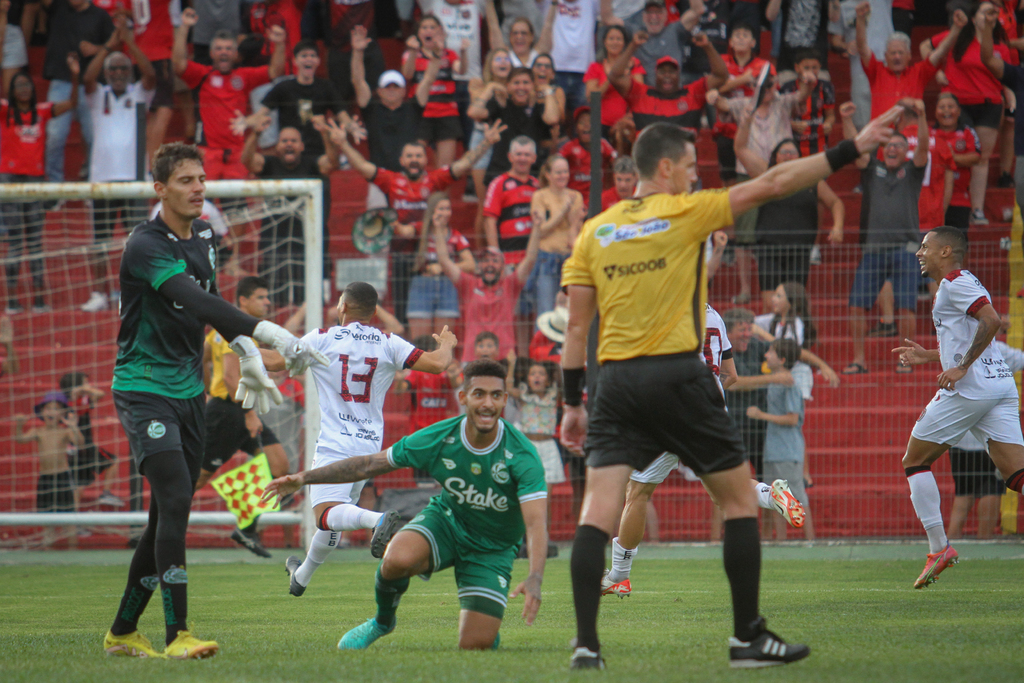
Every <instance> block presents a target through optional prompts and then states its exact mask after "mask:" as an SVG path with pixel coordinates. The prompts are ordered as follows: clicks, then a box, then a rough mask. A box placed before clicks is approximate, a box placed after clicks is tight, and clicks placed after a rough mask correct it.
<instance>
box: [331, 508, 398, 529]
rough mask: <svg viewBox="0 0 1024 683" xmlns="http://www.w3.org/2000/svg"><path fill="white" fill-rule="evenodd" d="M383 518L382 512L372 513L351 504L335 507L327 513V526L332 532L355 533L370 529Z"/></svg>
mask: <svg viewBox="0 0 1024 683" xmlns="http://www.w3.org/2000/svg"><path fill="white" fill-rule="evenodd" d="M383 516H384V513H383V512H374V511H373V510H367V509H365V508H361V507H359V506H358V505H352V504H351V503H342V504H341V505H335V506H334V507H332V508H331V509H330V510H329V511H328V512H327V526H329V527H330V528H331V529H332V530H333V531H355V530H356V529H372V528H373V527H375V526H377V522H379V521H380V518H381V517H383Z"/></svg>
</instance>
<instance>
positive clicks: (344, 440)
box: [302, 322, 423, 465]
mask: <svg viewBox="0 0 1024 683" xmlns="http://www.w3.org/2000/svg"><path fill="white" fill-rule="evenodd" d="M302 341H304V342H305V343H306V344H307V345H308V346H309V347H310V348H314V349H316V350H317V351H320V352H321V353H323V354H324V355H326V356H327V358H328V359H330V365H328V366H327V367H324V366H322V365H313V366H311V368H310V369H311V370H312V371H313V379H314V381H315V382H316V392H317V395H318V397H319V403H320V435H319V436H318V437H317V440H316V457H315V459H314V464H315V465H322V464H324V463H325V462H329V461H333V460H338V459H341V458H347V457H351V456H353V455H370V454H371V453H376V452H378V451H380V450H383V443H382V441H383V438H384V398H385V394H387V390H388V387H390V386H391V383H392V382H393V381H394V379H395V374H396V373H397V372H399V371H400V370H402V369H403V368H408V367H412V366H413V365H414V364H415V363H416V361H417V360H418V359H419V357H420V356H421V355H423V352H422V351H420V350H419V349H417V348H416V347H415V346H413V345H412V344H410V343H409V342H407V341H406V340H404V339H402V338H401V337H398V336H396V335H392V334H388V333H386V332H381V331H380V330H378V329H377V328H376V327H370V326H368V325H363V324H362V323H358V322H353V323H349V324H348V325H345V326H344V327H341V326H335V327H331V328H327V329H319V330H314V331H313V332H310V333H309V334H307V335H306V336H305V337H303V338H302Z"/></svg>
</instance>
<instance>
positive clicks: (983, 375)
mask: <svg viewBox="0 0 1024 683" xmlns="http://www.w3.org/2000/svg"><path fill="white" fill-rule="evenodd" d="M991 302H992V299H991V297H990V296H989V293H988V290H987V289H985V287H984V286H983V285H982V284H981V281H980V280H978V278H976V277H974V275H973V274H972V273H971V272H970V271H968V270H954V271H952V272H951V273H949V274H948V275H946V277H944V278H943V279H942V280H941V281H939V290H938V291H937V292H936V293H935V302H934V304H933V305H932V322H933V323H934V324H935V331H936V333H937V334H938V339H939V357H940V360H941V362H942V369H943V370H949V369H950V368H952V367H955V366H957V365H959V364H960V362H961V361H962V360H963V358H964V355H965V354H966V353H967V350H968V349H969V348H970V346H971V342H973V341H974V334H975V332H977V330H978V321H977V319H975V318H974V314H975V313H977V312H978V311H980V310H981V309H982V308H984V307H985V305H987V304H990V303H991ZM939 393H940V394H944V395H947V396H952V395H953V394H960V395H961V396H963V397H964V398H969V399H976V400H981V399H993V398H1001V397H1008V396H1013V397H1016V396H1017V387H1016V385H1015V383H1014V381H1013V371H1011V370H1010V368H1009V366H1008V365H1007V364H1006V361H1005V360H1003V356H1002V354H1001V353H999V349H998V348H997V347H996V346H995V345H994V344H991V343H990V344H989V345H988V348H986V349H985V350H984V351H982V353H981V356H979V357H978V359H977V360H975V361H974V362H973V363H971V366H970V368H968V369H967V374H966V375H964V377H963V379H961V380H960V381H959V382H957V383H956V385H955V386H954V387H953V389H952V390H946V389H940V390H939Z"/></svg>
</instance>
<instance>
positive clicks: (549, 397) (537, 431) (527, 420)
mask: <svg viewBox="0 0 1024 683" xmlns="http://www.w3.org/2000/svg"><path fill="white" fill-rule="evenodd" d="M508 361H509V364H508V377H507V379H506V382H505V384H506V387H507V388H508V393H509V396H510V397H512V398H513V399H515V403H516V407H517V408H518V409H519V419H518V420H517V422H516V426H517V427H518V428H519V431H521V432H522V433H523V434H525V435H526V438H528V439H529V440H530V441H532V442H533V446H534V448H536V449H537V455H539V456H540V461H541V464H543V465H544V481H545V483H547V485H548V491H549V495H548V525H549V528H550V524H551V495H550V490H551V486H552V485H553V484H561V483H562V482H564V481H565V467H564V466H563V464H562V454H561V451H560V450H559V448H558V439H557V437H556V429H557V428H558V417H559V416H558V409H559V404H560V402H561V397H560V396H559V391H558V383H557V382H556V381H555V369H554V366H553V365H551V364H550V363H544V362H542V361H531V362H530V366H529V370H527V373H526V381H525V382H520V383H519V384H516V376H515V373H516V358H515V356H514V355H513V354H512V353H509V357H508ZM524 547H525V545H524ZM522 553H523V551H522V550H520V555H522ZM557 555H558V549H557V548H556V547H555V546H554V545H553V544H551V543H548V557H555V556H557Z"/></svg>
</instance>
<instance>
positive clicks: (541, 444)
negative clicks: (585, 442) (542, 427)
mask: <svg viewBox="0 0 1024 683" xmlns="http://www.w3.org/2000/svg"><path fill="white" fill-rule="evenodd" d="M530 442H531V443H532V444H533V447H534V448H536V449H537V455H539V456H540V462H541V464H542V465H544V481H545V482H546V483H548V484H561V483H562V482H564V481H565V466H564V465H563V464H562V454H561V453H559V451H558V443H556V442H555V440H554V439H553V438H552V439H548V440H547V441H533V440H532V439H531V440H530Z"/></svg>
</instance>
